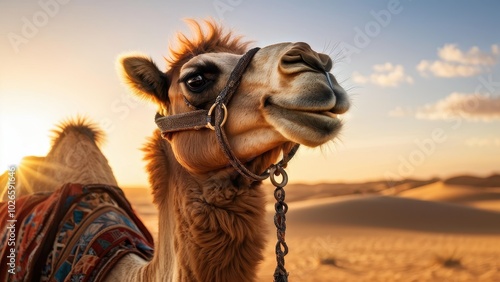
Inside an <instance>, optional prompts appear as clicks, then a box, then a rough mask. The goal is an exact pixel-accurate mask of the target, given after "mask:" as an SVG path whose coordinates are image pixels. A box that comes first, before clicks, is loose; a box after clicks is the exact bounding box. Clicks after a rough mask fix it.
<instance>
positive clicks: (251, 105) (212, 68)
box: [120, 22, 349, 174]
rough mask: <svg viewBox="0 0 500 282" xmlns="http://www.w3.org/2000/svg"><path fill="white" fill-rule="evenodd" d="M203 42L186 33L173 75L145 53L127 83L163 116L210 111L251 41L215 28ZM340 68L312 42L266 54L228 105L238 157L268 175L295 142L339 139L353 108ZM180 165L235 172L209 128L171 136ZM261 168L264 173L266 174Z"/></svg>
mask: <svg viewBox="0 0 500 282" xmlns="http://www.w3.org/2000/svg"><path fill="white" fill-rule="evenodd" d="M206 25H207V26H206V29H205V30H204V29H203V28H202V27H201V26H200V24H198V23H196V22H193V26H194V29H195V31H196V34H197V36H195V38H194V39H188V38H187V37H186V36H185V35H182V34H181V35H179V36H178V41H179V43H178V44H179V47H178V48H177V49H171V50H170V51H171V58H170V59H168V60H167V63H168V69H167V71H166V72H164V71H161V70H160V69H159V68H158V67H157V66H156V65H155V63H153V61H152V60H151V59H150V58H148V57H146V56H142V55H128V56H123V57H122V58H121V59H120V64H121V68H122V75H123V77H124V81H125V82H126V83H127V84H128V85H129V86H130V87H131V88H132V89H133V90H134V92H135V93H136V94H138V95H140V96H142V97H145V98H147V99H149V100H151V101H153V102H155V103H156V104H157V105H158V106H159V111H160V112H161V113H162V114H163V115H178V114H182V113H186V112H190V111H193V109H194V108H198V109H209V108H210V107H211V106H212V104H213V103H214V101H215V99H216V97H217V95H218V94H219V93H220V91H221V90H222V89H223V88H224V86H225V85H226V83H227V81H228V78H229V75H230V73H231V71H232V70H233V69H234V68H235V66H236V64H237V62H238V60H239V59H240V58H241V56H242V54H244V53H245V52H246V50H247V46H248V43H245V42H242V41H241V39H240V37H233V35H232V34H231V33H224V31H223V30H222V28H221V27H219V26H218V25H216V24H215V23H213V22H206ZM332 67H333V62H332V60H331V59H330V57H329V56H328V55H325V54H321V53H317V52H315V51H313V50H312V49H311V47H310V46H309V45H308V44H306V43H302V42H299V43H280V44H275V45H270V46H266V47H263V48H262V49H260V50H259V51H258V52H257V53H256V54H255V55H254V57H253V58H252V60H251V62H250V64H249V65H248V67H247V68H246V70H245V72H244V74H243V76H242V78H241V80H240V85H239V87H238V88H237V91H236V92H235V94H234V95H233V97H232V99H231V100H230V101H229V103H228V104H227V109H228V114H227V122H226V123H225V124H224V130H225V132H226V134H227V138H228V141H229V144H230V147H231V148H232V150H233V152H234V153H235V155H236V156H237V157H238V159H239V160H241V161H242V162H243V163H246V164H247V166H248V167H249V168H250V169H253V170H254V171H256V173H260V172H261V171H262V170H263V169H265V168H267V167H268V166H269V165H270V164H271V163H273V162H275V161H276V159H277V158H278V157H279V154H280V152H281V151H282V150H284V151H286V150H288V149H290V148H291V147H292V146H293V144H294V143H300V144H303V145H306V146H309V147H316V146H319V145H322V144H324V143H326V142H328V141H330V140H333V139H334V138H335V136H336V135H337V134H338V133H339V130H340V129H341V127H342V122H341V120H340V119H339V118H338V116H337V115H338V114H343V113H345V112H346V111H347V110H348V109H349V99H348V97H347V94H346V92H345V91H344V89H343V88H342V87H341V86H340V85H339V84H338V83H337V81H336V79H335V77H334V76H333V75H332V74H330V73H329V71H330V70H331V69H332ZM166 139H167V140H168V142H169V143H170V145H171V147H172V150H173V152H174V154H175V157H176V159H177V160H178V161H179V163H181V165H183V166H184V167H185V168H186V169H188V170H189V171H190V172H192V173H200V174H203V173H207V172H209V171H214V170H216V169H222V168H225V167H227V166H228V160H227V158H226V157H225V156H224V155H223V153H222V151H221V149H220V148H219V146H218V145H217V140H216V137H215V134H214V132H213V131H212V130H210V129H208V128H204V129H200V130H192V131H179V132H175V133H171V134H168V135H167V136H166ZM259 170H260V171H259Z"/></svg>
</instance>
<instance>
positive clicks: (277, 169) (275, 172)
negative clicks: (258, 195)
mask: <svg viewBox="0 0 500 282" xmlns="http://www.w3.org/2000/svg"><path fill="white" fill-rule="evenodd" d="M269 175H270V177H269V178H270V179H271V183H272V184H273V185H274V186H277V187H285V186H286V184H287V183H288V175H287V174H286V171H285V170H284V169H283V167H282V166H281V165H274V166H272V167H271V168H270V169H269ZM279 175H281V177H282V179H281V182H278V181H276V179H275V177H276V176H279Z"/></svg>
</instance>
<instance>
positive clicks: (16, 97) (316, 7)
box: [0, 0, 500, 186]
mask: <svg viewBox="0 0 500 282" xmlns="http://www.w3.org/2000/svg"><path fill="white" fill-rule="evenodd" d="M498 11H500V2H498V1H493V0H492V1H451V0H448V1H430V0H429V1H411V0H401V1H396V0H390V1H385V0H384V1H285V0H280V1H277V0H274V1H263V0H258V1H249V0H213V1H212V0H209V1H199V0H198V1H130V0H125V1H117V0H110V1H89V0H85V1H84V0H39V1H27V0H2V1H0V34H1V37H0V167H1V169H2V170H3V169H4V168H7V166H8V165H9V164H12V163H15V162H17V161H18V160H19V159H20V158H21V157H22V156H24V155H45V154H46V153H47V152H48V150H49V149H50V138H49V136H50V130H51V129H53V128H54V127H55V125H56V124H57V123H59V122H60V121H62V120H64V119H67V118H69V117H75V116H76V115H77V114H79V115H84V116H87V117H89V118H90V119H92V120H93V121H95V122H96V123H98V124H100V125H101V127H102V128H103V129H104V130H105V131H106V134H107V138H106V140H107V141H106V142H105V144H104V145H103V146H102V150H103V152H104V154H105V155H106V157H107V158H108V160H109V162H110V165H111V167H112V168H113V171H114V173H115V176H116V177H117V179H118V182H119V185H121V186H146V185H147V175H146V172H145V170H144V165H145V163H144V161H143V160H142V155H143V153H142V152H141V151H140V148H141V146H142V144H144V142H145V140H146V138H147V137H148V136H150V135H151V133H152V132H153V130H154V129H155V124H154V121H153V118H154V112H155V108H154V107H153V105H150V104H148V103H147V102H145V101H140V100H137V99H135V98H134V97H133V95H132V94H131V93H130V92H129V91H128V90H127V88H126V87H125V86H124V85H123V84H122V83H121V80H120V78H119V77H118V74H117V73H118V72H117V67H116V59H117V57H118V56H119V55H120V54H122V53H124V52H131V51H137V52H141V53H144V54H147V55H149V56H151V57H152V58H153V60H154V61H156V62H157V63H158V64H159V65H160V67H161V68H164V67H165V65H164V57H165V56H167V55H168V46H169V44H172V40H173V39H174V37H175V34H176V32H178V31H182V32H186V33H189V29H188V27H187V25H186V24H185V22H184V21H183V19H186V18H194V19H205V18H208V17H211V18H213V19H215V20H217V21H220V22H221V23H222V24H223V25H224V26H227V27H228V29H231V30H233V31H234V32H235V33H237V34H241V35H244V37H245V38H246V39H248V40H252V41H253V42H254V46H266V45H270V44H273V43H278V42H297V41H303V42H307V43H309V44H310V45H311V46H312V47H313V49H315V50H317V51H319V52H323V53H327V54H329V55H330V56H331V57H332V59H333V60H334V67H333V70H332V73H333V74H334V75H335V76H336V77H337V79H338V81H339V82H340V84H341V85H342V86H343V87H344V88H345V89H346V90H347V91H348V93H349V95H350V98H351V100H352V104H353V106H352V108H351V110H350V111H349V112H348V113H347V114H345V115H343V117H342V118H343V119H344V121H345V127H344V129H343V131H342V133H341V135H340V137H339V139H338V140H337V141H335V142H334V143H331V144H328V145H326V146H323V147H322V148H320V149H309V148H302V149H301V150H300V151H299V154H298V155H297V157H296V158H295V159H294V160H293V161H292V163H291V164H290V167H289V171H288V172H289V176H290V181H291V182H295V183H299V182H300V183H320V182H340V181H356V182H357V181H367V180H375V179H385V180H387V181H392V180H395V179H400V178H429V177H448V176H452V175H457V174H463V173H468V174H475V175H480V176H486V175H489V174H491V173H494V172H497V173H498V172H500V67H499V64H500V33H499V30H500V17H498Z"/></svg>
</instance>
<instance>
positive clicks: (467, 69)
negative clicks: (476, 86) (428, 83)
mask: <svg viewBox="0 0 500 282" xmlns="http://www.w3.org/2000/svg"><path fill="white" fill-rule="evenodd" d="M417 70H418V71H419V73H420V74H421V75H422V76H426V77H427V76H429V73H431V74H433V75H434V76H439V77H469V76H475V75H478V74H480V73H482V72H483V69H482V68H481V67H480V66H476V65H460V64H455V63H450V62H444V61H434V62H431V61H426V60H422V61H420V63H419V64H418V65H417Z"/></svg>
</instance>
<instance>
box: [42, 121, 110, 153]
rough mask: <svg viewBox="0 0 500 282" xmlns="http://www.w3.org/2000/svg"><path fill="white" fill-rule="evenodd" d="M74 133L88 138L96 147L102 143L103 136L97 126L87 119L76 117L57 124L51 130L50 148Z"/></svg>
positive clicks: (102, 132)
mask: <svg viewBox="0 0 500 282" xmlns="http://www.w3.org/2000/svg"><path fill="white" fill-rule="evenodd" d="M71 133H74V134H77V135H84V136H86V137H88V138H89V139H90V140H91V141H92V142H93V143H95V144H96V145H101V144H102V143H103V142H104V139H105V134H104V131H102V130H101V128H99V126H98V125H97V124H96V123H94V122H93V121H91V120H90V119H89V118H87V117H83V116H76V117H74V118H69V119H67V120H64V121H62V122H61V123H59V124H58V125H57V126H56V128H55V129H53V130H52V134H53V136H52V147H55V146H57V144H59V143H60V142H61V140H63V139H64V137H66V136H67V135H69V134H71Z"/></svg>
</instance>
